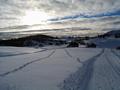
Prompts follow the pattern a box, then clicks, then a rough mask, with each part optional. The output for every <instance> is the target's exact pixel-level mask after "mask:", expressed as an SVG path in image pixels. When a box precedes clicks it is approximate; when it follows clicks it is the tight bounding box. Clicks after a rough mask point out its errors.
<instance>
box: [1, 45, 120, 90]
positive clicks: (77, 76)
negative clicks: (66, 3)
mask: <svg viewBox="0 0 120 90" xmlns="http://www.w3.org/2000/svg"><path fill="white" fill-rule="evenodd" d="M0 90H120V51H117V50H114V49H88V48H61V49H60V48H57V49H55V48H51V49H47V48H45V49H34V48H17V47H0Z"/></svg>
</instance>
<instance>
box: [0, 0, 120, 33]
mask: <svg viewBox="0 0 120 90" xmlns="http://www.w3.org/2000/svg"><path fill="white" fill-rule="evenodd" d="M35 10H37V13H41V12H42V13H41V14H40V15H39V14H37V15H26V12H28V11H31V12H34V11H35ZM28 13H30V12H28ZM43 14H46V15H43ZM25 15H26V16H25ZM27 16H29V17H27ZM31 16H33V19H31V20H33V21H34V22H29V21H27V20H28V19H30V18H31ZM35 16H37V17H38V16H39V18H41V20H44V18H46V19H45V22H46V23H47V24H48V26H49V27H50V28H68V27H69V28H70V27H75V26H76V27H80V28H91V29H92V30H104V29H105V28H112V29H113V28H115V29H119V28H120V22H119V21H120V0H0V23H1V24H0V31H3V30H6V28H7V27H12V28H14V27H15V26H19V25H22V24H23V23H21V17H24V18H25V17H26V18H25V19H24V20H25V22H26V23H25V24H27V22H29V23H30V24H36V21H37V24H40V27H41V23H40V22H41V21H40V22H39V21H38V20H37V19H36V17H35ZM46 16H47V17H46ZM34 17H35V19H34ZM48 17H49V18H48ZM24 20H22V21H24ZM38 22H39V23H38ZM28 25H29V24H28ZM48 26H47V28H49V27H48ZM31 27H35V26H34V25H33V26H31ZM4 28H5V29H4ZM8 29H9V28H8ZM15 29H16V30H17V29H20V28H19V27H15ZM22 29H23V28H22ZM38 29H39V28H38ZM11 30H12V29H11V28H10V31H11Z"/></svg>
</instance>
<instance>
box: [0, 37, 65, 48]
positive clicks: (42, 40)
mask: <svg viewBox="0 0 120 90" xmlns="http://www.w3.org/2000/svg"><path fill="white" fill-rule="evenodd" d="M61 43H62V44H63V43H65V41H62V40H59V39H58V38H55V37H52V36H47V35H32V36H27V37H22V38H16V39H10V40H0V46H17V47H25V46H27V47H35V46H37V47H42V46H44V45H53V44H61Z"/></svg>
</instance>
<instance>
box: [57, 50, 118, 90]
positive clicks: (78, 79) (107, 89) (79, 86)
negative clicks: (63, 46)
mask: <svg viewBox="0 0 120 90" xmlns="http://www.w3.org/2000/svg"><path fill="white" fill-rule="evenodd" d="M65 51H66V53H67V55H68V56H69V57H73V56H72V55H71V54H70V52H68V51H67V50H65ZM114 58H115V59H114ZM119 83H120V55H119V54H118V53H117V52H116V51H115V50H112V49H111V50H110V49H103V50H102V51H101V52H100V53H99V54H97V55H96V56H94V57H92V58H90V59H89V60H87V61H85V62H84V63H83V66H82V67H80V68H79V69H78V70H77V71H76V72H75V73H73V74H70V75H69V77H68V78H66V79H65V80H64V81H63V82H62V83H60V84H59V85H58V87H59V88H60V89H61V90H120V86H119Z"/></svg>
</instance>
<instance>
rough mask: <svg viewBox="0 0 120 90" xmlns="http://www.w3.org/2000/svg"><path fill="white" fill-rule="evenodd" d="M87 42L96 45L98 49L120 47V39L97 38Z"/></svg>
mask: <svg viewBox="0 0 120 90" xmlns="http://www.w3.org/2000/svg"><path fill="white" fill-rule="evenodd" d="M87 42H88V43H95V44H96V45H97V47H98V48H117V47H119V46H120V38H95V39H90V40H89V41H87Z"/></svg>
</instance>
